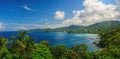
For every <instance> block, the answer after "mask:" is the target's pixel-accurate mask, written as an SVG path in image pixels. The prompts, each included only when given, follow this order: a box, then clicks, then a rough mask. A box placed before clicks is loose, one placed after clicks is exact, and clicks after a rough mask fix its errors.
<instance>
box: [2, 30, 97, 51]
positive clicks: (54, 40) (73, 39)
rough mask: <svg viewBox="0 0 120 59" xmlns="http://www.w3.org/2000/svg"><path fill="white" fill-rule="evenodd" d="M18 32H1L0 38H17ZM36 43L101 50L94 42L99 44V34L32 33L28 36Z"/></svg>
mask: <svg viewBox="0 0 120 59" xmlns="http://www.w3.org/2000/svg"><path fill="white" fill-rule="evenodd" d="M17 34H18V32H0V36H3V37H6V38H9V40H10V36H13V35H14V36H17ZM28 35H29V36H31V37H32V38H33V39H34V41H35V42H40V41H43V40H48V41H50V45H51V46H54V45H59V44H64V45H65V46H67V47H68V48H70V47H72V46H74V45H77V44H85V45H87V46H88V49H89V51H90V52H92V51H97V50H99V48H98V47H96V46H95V45H94V44H93V42H98V41H99V39H97V38H98V35H97V34H68V33H64V32H32V33H29V34H28Z"/></svg>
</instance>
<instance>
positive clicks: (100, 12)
mask: <svg viewBox="0 0 120 59" xmlns="http://www.w3.org/2000/svg"><path fill="white" fill-rule="evenodd" d="M119 6H120V0H0V31H14V30H29V29H39V28H58V27H65V26H70V25H79V26H88V25H92V24H95V23H97V22H102V21H111V20H119V18H120V17H119V16H120V12H119V10H118V9H119V8H118V7H119Z"/></svg>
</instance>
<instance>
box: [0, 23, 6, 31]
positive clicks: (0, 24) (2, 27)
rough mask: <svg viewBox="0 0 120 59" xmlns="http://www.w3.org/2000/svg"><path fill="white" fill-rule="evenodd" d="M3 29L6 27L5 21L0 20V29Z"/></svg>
mask: <svg viewBox="0 0 120 59" xmlns="http://www.w3.org/2000/svg"><path fill="white" fill-rule="evenodd" d="M3 29H5V27H4V26H3V23H2V22H0V30H3Z"/></svg>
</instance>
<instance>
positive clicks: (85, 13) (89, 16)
mask: <svg viewBox="0 0 120 59" xmlns="http://www.w3.org/2000/svg"><path fill="white" fill-rule="evenodd" d="M83 6H84V9H83V10H74V11H73V15H74V17H72V18H71V19H66V20H64V21H63V24H64V25H66V26H68V25H85V26H87V25H92V24H94V23H97V22H102V21H111V20H117V18H118V17H119V15H120V12H119V11H117V10H116V9H117V6H116V5H112V4H108V5H106V4H104V3H103V2H101V1H99V0H85V1H84V2H83Z"/></svg>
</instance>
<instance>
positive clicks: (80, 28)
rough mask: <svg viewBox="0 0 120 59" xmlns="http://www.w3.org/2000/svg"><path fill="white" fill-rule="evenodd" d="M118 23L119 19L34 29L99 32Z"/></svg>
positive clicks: (119, 22)
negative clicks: (86, 24) (85, 24)
mask: <svg viewBox="0 0 120 59" xmlns="http://www.w3.org/2000/svg"><path fill="white" fill-rule="evenodd" d="M118 24H119V25H120V21H104V22H99V23H96V24H93V25H90V26H77V25H71V26H68V27H61V28H55V29H50V28H48V29H35V30H39V31H43V32H68V33H100V32H104V31H106V30H107V29H108V28H111V27H114V26H116V25H118ZM33 31H34V30H33Z"/></svg>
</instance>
